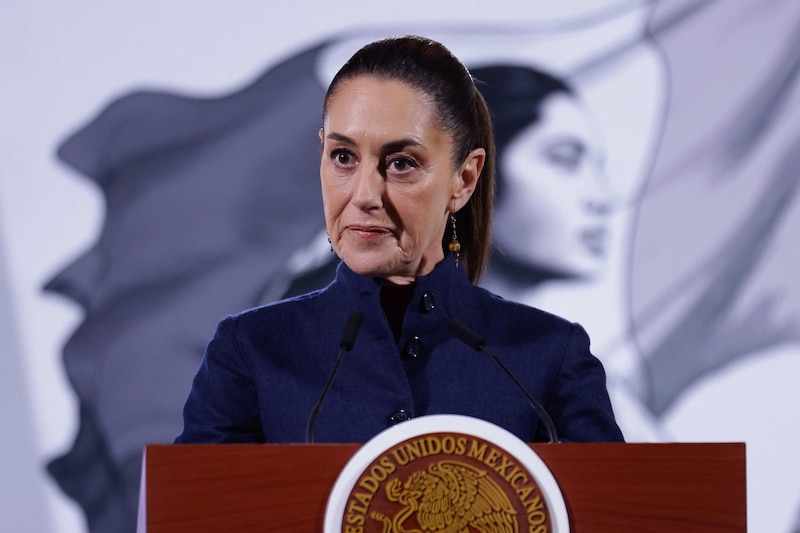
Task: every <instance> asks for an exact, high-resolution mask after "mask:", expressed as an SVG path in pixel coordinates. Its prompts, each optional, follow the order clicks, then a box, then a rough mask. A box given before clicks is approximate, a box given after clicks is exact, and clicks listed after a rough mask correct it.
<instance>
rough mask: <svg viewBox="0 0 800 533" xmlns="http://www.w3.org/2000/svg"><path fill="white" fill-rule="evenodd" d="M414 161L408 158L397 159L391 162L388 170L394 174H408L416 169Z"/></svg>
mask: <svg viewBox="0 0 800 533" xmlns="http://www.w3.org/2000/svg"><path fill="white" fill-rule="evenodd" d="M416 167H417V165H416V163H415V162H414V160H412V159H409V158H408V157H395V158H392V159H390V160H389V165H388V168H389V170H392V171H394V172H407V171H409V170H412V169H414V168H416Z"/></svg>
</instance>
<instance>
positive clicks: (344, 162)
mask: <svg viewBox="0 0 800 533" xmlns="http://www.w3.org/2000/svg"><path fill="white" fill-rule="evenodd" d="M331 159H333V161H334V162H335V163H336V164H338V165H340V166H348V165H351V164H352V163H353V154H351V153H350V152H348V151H346V150H334V151H333V152H332V153H331Z"/></svg>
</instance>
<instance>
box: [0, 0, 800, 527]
mask: <svg viewBox="0 0 800 533" xmlns="http://www.w3.org/2000/svg"><path fill="white" fill-rule="evenodd" d="M79 3H80V2H79ZM428 4H429V3H423V2H407V3H406V4H404V7H403V10H402V11H403V12H402V13H397V12H396V10H394V9H393V10H391V13H389V11H390V10H388V9H386V8H381V7H378V6H374V5H372V3H370V4H368V3H366V2H351V3H350V4H348V6H347V7H346V8H344V7H342V6H336V7H332V6H330V5H327V4H323V3H315V2H308V3H306V4H305V6H304V7H303V9H300V8H294V9H293V10H291V11H289V10H288V9H289V8H285V9H286V10H287V11H283V10H282V9H276V8H270V7H267V6H262V5H261V4H260V3H253V4H246V3H245V4H243V5H242V6H237V7H236V8H235V9H236V11H232V10H233V9H234V8H233V7H231V6H229V5H224V4H222V3H219V4H218V5H216V6H210V7H209V6H206V7H199V6H193V5H189V4H185V5H184V6H183V8H179V7H176V6H170V7H164V6H162V5H161V4H157V3H149V2H145V3H144V4H143V5H142V6H140V7H138V8H137V9H136V10H135V11H134V10H126V9H124V8H110V7H107V6H103V7H101V6H100V5H99V4H98V5H94V4H93V3H91V2H89V0H84V1H83V2H82V6H83V7H84V8H85V9H84V10H78V9H75V6H74V5H73V7H72V8H69V9H68V8H66V7H61V6H49V5H48V6H46V7H45V6H44V5H43V3H36V2H34V3H31V4H27V5H25V6H15V7H13V8H12V7H9V6H5V7H3V10H4V12H6V13H5V14H4V15H7V17H4V18H5V19H6V20H9V21H11V22H13V24H9V28H11V29H10V32H9V33H8V34H7V35H5V36H4V37H3V39H4V42H3V47H4V49H6V50H11V51H12V52H13V53H12V54H11V55H10V56H6V58H5V59H4V60H3V61H4V63H7V65H5V66H7V68H6V71H7V72H9V73H10V74H11V75H12V76H11V78H13V80H12V83H11V84H9V85H8V86H7V87H5V88H3V89H2V91H5V95H6V98H5V99H4V100H5V102H4V103H3V104H2V105H3V108H4V113H5V112H6V111H7V112H8V113H7V114H4V115H3V116H7V117H10V120H9V121H8V122H6V124H4V125H3V127H2V129H0V131H2V135H3V139H4V142H3V143H0V144H2V146H0V150H2V152H3V157H2V161H3V162H2V165H3V166H2V169H3V173H2V175H0V194H1V196H0V222H2V225H0V252H2V253H0V296H2V298H3V299H2V302H0V317H2V318H3V320H2V324H0V331H1V332H2V333H3V335H2V346H3V349H4V350H3V352H4V353H3V357H2V363H1V364H2V365H3V366H2V372H0V376H2V380H3V382H2V385H3V386H2V388H0V390H2V396H1V397H0V398H2V400H3V405H4V408H3V410H2V417H3V418H2V420H3V422H4V423H5V424H4V426H5V427H7V428H11V429H10V430H9V431H7V432H4V434H5V435H6V436H5V437H4V438H3V439H2V441H3V444H2V448H0V450H2V457H0V468H1V470H0V473H2V479H3V481H2V484H1V486H2V491H1V492H0V530H3V531H43V532H47V531H53V532H68V533H72V532H81V531H91V532H97V533H99V532H115V533H116V532H124V531H133V530H134V526H135V513H136V505H137V498H138V480H139V474H140V460H141V450H142V447H143V446H144V444H146V443H151V442H171V441H172V439H173V438H174V437H175V436H176V435H177V434H178V432H179V431H180V428H181V419H180V414H181V409H182V406H183V402H184V400H185V397H186V395H187V393H188V389H189V385H190V383H191V379H192V377H193V375H194V372H195V370H196V368H197V366H198V364H199V362H200V359H201V357H202V354H203V349H204V346H205V344H206V342H207V341H208V339H209V338H210V336H211V334H212V333H213V331H214V326H215V323H216V321H217V320H219V319H220V318H221V317H222V316H224V315H225V314H227V313H231V312H236V311H239V310H241V309H244V308H246V307H250V306H254V305H259V304H262V303H266V302H270V301H274V300H276V299H279V298H281V297H284V296H286V295H291V294H296V293H299V292H304V291H306V290H309V289H312V288H317V287H320V286H322V285H324V284H325V283H327V281H328V280H330V279H331V277H332V275H333V274H332V272H333V270H332V269H333V268H334V267H335V265H336V262H337V258H336V257H335V256H333V255H332V254H331V252H330V249H329V247H328V245H327V241H326V239H325V234H324V227H323V219H322V214H321V201H320V194H319V191H318V157H319V156H318V143H319V141H318V137H317V130H318V128H319V125H320V104H321V100H322V96H323V94H324V90H325V87H326V86H327V83H328V80H329V79H330V78H331V76H332V75H333V73H334V72H335V71H336V69H338V67H339V66H340V65H341V64H342V62H343V61H344V60H345V59H346V58H347V57H348V56H349V55H350V54H351V53H352V52H353V51H354V50H355V49H357V48H358V47H359V46H360V45H361V44H363V43H365V42H367V41H369V40H372V39H374V38H378V37H382V36H387V35H393V34H405V33H417V34H424V35H427V36H430V37H433V38H435V39H438V40H441V41H442V42H444V43H445V44H446V45H447V46H449V47H450V48H451V49H452V50H453V51H454V52H455V53H456V55H457V56H459V57H460V58H462V59H463V60H464V61H465V63H466V64H467V65H468V67H469V68H470V70H471V71H472V73H473V75H474V76H475V77H476V78H477V79H479V80H480V81H481V89H482V91H483V92H484V94H485V96H486V98H487V101H488V103H489V105H490V107H491V109H492V111H493V114H494V116H495V125H496V129H497V141H498V175H499V185H498V197H497V201H496V205H495V215H496V225H497V228H496V231H495V235H494V245H495V248H494V251H493V254H492V260H491V265H490V269H489V273H488V275H487V276H486V278H485V280H484V281H483V284H484V285H485V286H487V287H488V288H490V289H491V290H493V291H495V292H498V293H500V294H502V295H504V296H506V297H508V298H510V299H515V300H519V301H523V302H525V303H528V304H530V305H534V306H537V307H541V308H544V309H547V310H550V311H553V312H555V313H557V314H560V315H562V316H565V317H567V318H570V319H572V320H574V321H578V322H580V323H582V324H583V325H584V326H585V327H586V329H587V330H588V331H589V333H590V335H591V337H592V349H593V351H594V353H595V354H596V355H598V357H600V358H601V359H602V360H603V362H604V364H605V366H606V369H607V372H608V378H609V389H610V392H611V395H612V401H613V403H614V408H615V411H616V413H617V417H618V419H619V422H620V425H621V426H622V428H623V431H624V433H625V435H626V437H627V439H628V440H629V441H745V442H747V460H748V521H749V527H750V529H751V530H752V531H776V532H787V533H789V532H797V531H800V515H799V514H798V513H799V512H800V481H798V479H800V459H798V456H797V453H796V450H797V449H799V448H800V426H798V409H797V407H796V406H797V405H798V400H800V390H798V388H797V387H796V386H795V381H796V376H797V375H798V372H800V306H799V305H798V304H800V283H799V282H798V279H797V276H796V274H795V272H796V271H797V270H798V266H800V261H798V258H799V257H800V252H798V251H797V246H796V242H797V234H798V231H800V208H799V207H798V205H799V204H800V202H798V197H797V194H796V191H797V188H798V184H799V183H800V80H799V79H798V74H799V73H800V54H798V53H797V50H798V49H800V4H797V2H795V1H794V0H783V1H778V0H776V1H772V2H768V3H764V2H763V1H758V0H727V1H724V2H723V1H721V0H717V1H713V0H705V1H703V0H672V1H670V2H666V1H662V2H659V1H644V0H641V1H634V0H628V1H622V0H616V1H614V0H595V1H590V0H584V1H581V2H570V3H568V4H569V5H568V6H567V7H565V6H564V3H560V2H550V3H544V2H542V3H536V4H540V5H534V4H531V3H520V2H518V1H502V2H496V3H495V4H497V5H495V4H493V6H492V9H491V11H490V12H489V11H487V10H486V7H485V6H484V5H482V4H480V3H478V2H460V3H458V4H456V3H453V4H451V5H449V6H447V5H445V6H431V5H428ZM331 9H335V16H331V15H332V14H331V13H330V12H329V11H330V10H331ZM79 11H80V12H79ZM332 20H335V22H333V23H332V22H331V21H332ZM18 103H21V104H22V105H18ZM9 436H10V437H9ZM12 479H13V480H19V482H10V481H9V480H12ZM22 508H26V509H30V508H36V509H41V510H42V512H37V513H30V512H25V513H24V514H22V513H20V511H19V509H22Z"/></svg>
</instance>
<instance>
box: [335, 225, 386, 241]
mask: <svg viewBox="0 0 800 533" xmlns="http://www.w3.org/2000/svg"><path fill="white" fill-rule="evenodd" d="M346 229H347V230H348V231H350V232H351V233H353V234H354V235H356V236H357V237H360V238H362V239H374V238H376V237H383V236H385V235H390V234H391V233H392V232H391V231H390V230H389V229H388V228H385V227H382V226H358V225H350V226H347V228H346Z"/></svg>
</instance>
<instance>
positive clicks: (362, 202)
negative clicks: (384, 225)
mask: <svg viewBox="0 0 800 533" xmlns="http://www.w3.org/2000/svg"><path fill="white" fill-rule="evenodd" d="M352 184H353V192H352V199H351V201H352V203H353V205H355V206H356V207H358V208H359V209H363V210H365V211H366V210H370V209H376V208H379V207H381V205H382V203H383V202H382V198H383V189H384V178H383V174H382V173H381V172H380V169H379V168H378V167H377V166H376V165H361V166H359V168H358V170H357V171H356V172H355V174H353V181H352Z"/></svg>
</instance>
